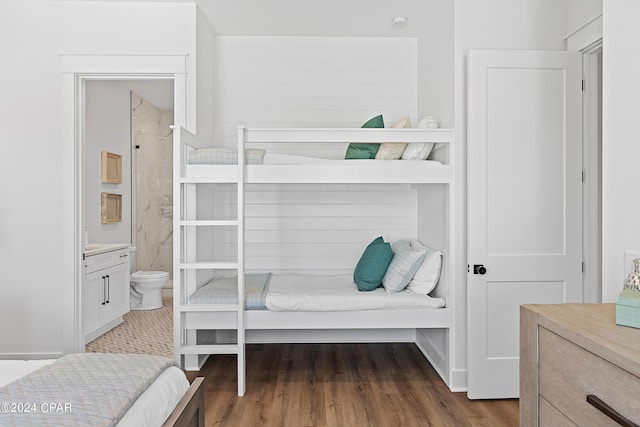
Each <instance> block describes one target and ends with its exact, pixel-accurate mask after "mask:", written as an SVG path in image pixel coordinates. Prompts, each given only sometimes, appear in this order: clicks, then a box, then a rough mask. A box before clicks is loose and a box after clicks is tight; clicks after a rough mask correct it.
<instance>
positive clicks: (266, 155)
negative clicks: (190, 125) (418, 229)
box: [187, 148, 442, 165]
mask: <svg viewBox="0 0 640 427" xmlns="http://www.w3.org/2000/svg"><path fill="white" fill-rule="evenodd" d="M230 151H232V150H229V149H221V148H201V149H197V150H192V151H190V152H189V154H188V157H187V161H188V163H189V164H201V165H204V164H221V165H229V164H237V156H235V157H234V155H233V154H232V153H231V154H230ZM257 151H262V150H255V149H254V150H252V151H249V150H247V164H254V165H255V164H262V165H362V164H382V163H386V164H388V163H390V162H391V161H389V160H374V159H350V160H344V159H323V158H319V157H308V156H299V155H295V154H281V153H273V152H268V151H267V152H264V151H262V153H263V154H262V156H258V155H257V154H255V153H256V152H257ZM397 162H400V160H397V161H394V163H397ZM402 162H414V160H402ZM419 162H420V164H423V165H426V164H429V165H442V163H440V162H438V161H435V160H420V161H419Z"/></svg>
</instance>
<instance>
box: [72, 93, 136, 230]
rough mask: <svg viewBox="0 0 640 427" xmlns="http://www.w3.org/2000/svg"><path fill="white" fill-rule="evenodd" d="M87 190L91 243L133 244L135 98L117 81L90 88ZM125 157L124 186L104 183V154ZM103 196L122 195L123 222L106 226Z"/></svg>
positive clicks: (85, 159) (85, 155)
mask: <svg viewBox="0 0 640 427" xmlns="http://www.w3.org/2000/svg"><path fill="white" fill-rule="evenodd" d="M85 111H86V115H85V143H84V146H83V152H82V155H83V164H84V166H85V167H84V170H83V171H82V172H83V180H82V182H83V185H84V187H83V190H84V202H85V203H84V206H85V213H84V219H85V227H86V228H87V231H88V234H89V242H90V243H131V120H130V115H131V113H130V111H131V98H130V92H129V90H128V89H127V88H126V87H124V86H123V85H122V84H120V83H118V82H116V81H104V80H95V81H88V82H87V84H86V97H85ZM102 151H109V152H111V153H115V154H119V155H121V156H122V183H121V184H110V183H103V182H102V180H101V153H102ZM102 192H106V193H114V194H121V195H122V222H119V223H114V224H102V221H101V208H102V197H101V194H102Z"/></svg>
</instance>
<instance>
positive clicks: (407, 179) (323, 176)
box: [184, 148, 453, 183]
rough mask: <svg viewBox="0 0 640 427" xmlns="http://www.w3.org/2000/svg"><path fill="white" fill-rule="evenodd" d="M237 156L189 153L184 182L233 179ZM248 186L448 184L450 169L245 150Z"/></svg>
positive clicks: (438, 165) (429, 162) (206, 150)
mask: <svg viewBox="0 0 640 427" xmlns="http://www.w3.org/2000/svg"><path fill="white" fill-rule="evenodd" d="M237 162H238V160H237V152H236V151H235V150H231V149H221V148H200V149H194V150H190V151H189V153H188V154H187V163H186V165H185V170H184V176H185V178H191V179H195V180H196V181H206V180H211V181H213V182H217V180H234V179H237V178H236V177H237V173H238V167H237ZM245 163H246V165H247V166H246V168H245V169H246V182H249V183H450V182H451V181H452V180H453V171H452V169H451V166H450V165H445V164H442V163H441V162H439V161H436V160H374V159H350V160H343V159H325V158H318V157H308V156H301V155H294V154H281V153H272V152H268V151H267V152H265V151H264V150H258V149H247V150H246V155H245Z"/></svg>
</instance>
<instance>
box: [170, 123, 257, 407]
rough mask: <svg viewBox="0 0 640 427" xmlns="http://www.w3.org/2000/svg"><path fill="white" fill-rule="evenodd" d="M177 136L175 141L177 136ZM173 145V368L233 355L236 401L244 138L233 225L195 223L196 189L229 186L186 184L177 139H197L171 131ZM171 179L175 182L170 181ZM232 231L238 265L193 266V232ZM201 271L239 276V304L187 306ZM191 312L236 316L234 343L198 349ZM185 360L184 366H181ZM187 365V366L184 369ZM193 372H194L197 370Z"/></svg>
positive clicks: (241, 338)
mask: <svg viewBox="0 0 640 427" xmlns="http://www.w3.org/2000/svg"><path fill="white" fill-rule="evenodd" d="M176 134H179V135H176ZM176 137H177V138H178V140H177V141H174V144H175V146H176V147H177V148H176V150H175V151H174V158H179V159H180V160H179V163H178V162H176V163H174V174H176V175H178V176H177V177H178V179H177V180H175V181H177V184H176V185H175V187H174V192H176V194H180V197H178V203H177V204H176V205H177V206H176V207H174V217H175V218H178V221H176V222H175V224H174V236H180V239H181V242H180V243H178V244H176V245H174V260H176V261H175V263H174V271H179V272H180V273H179V276H178V277H179V283H178V284H177V285H178V286H177V287H176V289H174V352H175V359H176V362H177V363H178V364H179V365H180V366H182V367H183V368H186V369H194V365H197V364H198V363H199V359H198V358H199V355H213V354H236V355H237V358H238V363H237V364H238V396H243V395H244V393H245V388H246V387H245V330H244V183H245V167H244V166H245V161H244V157H245V156H244V149H243V146H244V132H243V131H242V130H239V132H238V147H239V149H238V168H237V179H235V180H234V181H233V182H231V183H235V184H236V185H237V206H238V207H237V218H236V219H235V220H233V219H232V220H199V219H197V218H196V215H195V203H194V202H195V198H196V189H195V186H196V185H197V184H199V183H216V182H220V183H230V181H229V180H220V181H217V180H216V179H211V178H209V177H204V178H185V177H184V174H183V166H182V165H184V158H185V156H186V152H184V150H183V149H182V141H180V138H187V139H188V141H189V142H190V143H197V141H198V140H197V137H196V136H195V135H193V134H191V133H190V132H188V131H186V130H185V129H183V128H175V129H174V138H176ZM174 179H175V178H174ZM200 226H205V227H220V226H235V227H236V228H237V238H238V246H237V261H236V262H201V261H196V259H197V258H196V256H195V254H196V237H197V233H196V228H197V227H200ZM199 269H204V270H233V269H235V270H237V278H238V304H190V303H188V297H189V295H190V293H192V292H193V291H194V290H195V283H196V281H195V279H196V272H197V270H199ZM190 312H226V313H235V314H236V315H237V325H236V326H237V328H236V331H237V337H236V342H235V343H231V344H226V343H223V344H221V343H215V344H198V334H197V330H191V329H187V328H186V327H185V325H184V321H185V316H186V315H187V314H188V313H190ZM183 356H184V360H183ZM185 365H188V366H185ZM195 369H198V368H197V367H195Z"/></svg>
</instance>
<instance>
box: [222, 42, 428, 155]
mask: <svg viewBox="0 0 640 427" xmlns="http://www.w3.org/2000/svg"><path fill="white" fill-rule="evenodd" d="M214 79H215V119H214V120H215V135H216V144H217V145H221V146H234V144H235V143H236V135H237V126H239V125H245V126H248V127H359V126H361V125H362V124H363V123H364V122H365V121H367V120H368V119H370V118H371V117H373V116H376V115H378V114H383V116H384V118H385V124H386V125H388V126H390V125H391V124H393V123H394V122H395V121H397V120H399V119H400V118H402V117H404V116H410V117H411V119H412V121H413V122H414V123H415V120H416V114H417V93H418V92H417V41H416V39H415V38H379V37H230V36H229V37H224V36H221V37H216V41H215V74H214Z"/></svg>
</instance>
